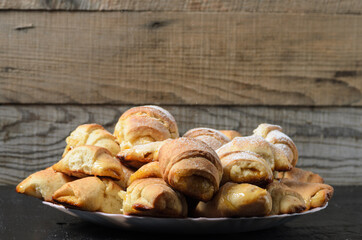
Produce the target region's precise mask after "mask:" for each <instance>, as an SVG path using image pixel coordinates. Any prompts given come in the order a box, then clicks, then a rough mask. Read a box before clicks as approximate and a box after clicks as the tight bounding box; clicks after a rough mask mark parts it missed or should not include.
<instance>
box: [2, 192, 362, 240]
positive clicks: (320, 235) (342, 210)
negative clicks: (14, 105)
mask: <svg viewBox="0 0 362 240" xmlns="http://www.w3.org/2000/svg"><path fill="white" fill-rule="evenodd" d="M175 237H176V236H175V235H172V234H149V233H147V234H145V233H139V232H130V231H125V230H122V229H114V228H108V227H103V226H100V225H95V224H92V223H88V222H84V221H82V220H80V219H78V218H76V217H73V216H70V215H67V214H65V213H62V212H60V211H58V210H56V209H53V208H51V207H48V206H45V205H43V204H42V202H41V201H40V200H38V199H35V198H32V197H28V196H25V195H22V194H18V193H16V192H15V187H12V186H0V239H1V240H5V239H6V240H7V239H144V238H147V239H158V240H162V239H168V240H169V239H174V238H175ZM183 237H187V238H188V240H191V239H198V240H200V239H214V238H220V237H222V238H224V237H225V238H226V237H227V238H228V239H247V240H251V239H288V240H289V239H362V186H358V187H357V186H348V187H341V186H339V187H335V194H334V196H333V198H332V200H331V201H330V202H329V206H328V207H327V208H326V209H325V210H322V211H320V212H317V213H314V214H311V215H306V216H303V217H300V218H297V219H295V220H293V221H291V222H288V223H285V224H284V225H281V226H279V227H275V228H271V229H267V230H263V231H257V232H249V233H239V234H229V235H224V236H222V235H198V236H196V235H189V236H183Z"/></svg>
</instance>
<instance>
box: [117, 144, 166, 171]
mask: <svg viewBox="0 0 362 240" xmlns="http://www.w3.org/2000/svg"><path fill="white" fill-rule="evenodd" d="M166 141H170V140H164V141H157V142H151V143H146V144H142V145H135V146H131V147H130V148H128V149H124V150H122V151H121V152H119V153H118V154H117V158H118V159H119V160H120V161H121V162H122V163H123V164H125V165H127V166H130V167H133V168H140V167H141V166H143V165H145V164H147V163H150V162H154V161H158V152H159V150H160V148H161V147H162V145H163V144H164V143H165V142H166Z"/></svg>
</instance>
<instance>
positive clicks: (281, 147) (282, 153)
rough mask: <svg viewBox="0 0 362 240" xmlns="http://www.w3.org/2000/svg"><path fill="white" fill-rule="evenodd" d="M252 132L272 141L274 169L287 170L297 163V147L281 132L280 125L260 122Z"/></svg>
mask: <svg viewBox="0 0 362 240" xmlns="http://www.w3.org/2000/svg"><path fill="white" fill-rule="evenodd" d="M254 134H255V135H258V136H261V137H263V138H265V140H267V141H268V142H270V143H272V145H273V152H274V156H275V170H277V171H289V170H290V169H292V168H293V167H294V166H295V165H296V164H297V162H298V149H297V147H296V146H295V144H294V142H293V140H292V139H291V138H290V137H288V136H287V135H286V134H285V133H283V132H282V128H281V127H280V126H278V125H272V124H268V123H262V124H260V125H259V126H258V127H257V128H256V129H255V130H254Z"/></svg>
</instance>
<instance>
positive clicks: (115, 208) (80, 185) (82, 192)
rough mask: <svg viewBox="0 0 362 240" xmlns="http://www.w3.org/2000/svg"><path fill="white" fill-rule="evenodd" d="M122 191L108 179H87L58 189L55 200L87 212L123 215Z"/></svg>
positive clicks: (54, 196)
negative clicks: (120, 192) (120, 195)
mask: <svg viewBox="0 0 362 240" xmlns="http://www.w3.org/2000/svg"><path fill="white" fill-rule="evenodd" d="M121 190H122V189H121V188H120V187H119V186H118V185H117V184H116V183H115V182H114V181H112V180H110V179H107V178H102V179H100V178H98V177H86V178H82V179H78V180H76V181H73V182H70V183H67V184H65V185H63V186H62V187H61V188H60V189H58V190H57V191H56V192H55V193H54V195H53V200H54V201H56V202H59V203H63V204H66V205H69V206H73V207H76V208H79V209H82V210H86V211H100V212H105V213H122V211H121V209H122V203H123V199H122V198H120V197H119V195H118V193H119V191H121Z"/></svg>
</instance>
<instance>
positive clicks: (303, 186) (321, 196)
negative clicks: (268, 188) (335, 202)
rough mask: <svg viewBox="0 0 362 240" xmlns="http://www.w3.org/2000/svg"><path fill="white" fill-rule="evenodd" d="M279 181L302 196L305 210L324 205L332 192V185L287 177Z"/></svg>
mask: <svg viewBox="0 0 362 240" xmlns="http://www.w3.org/2000/svg"><path fill="white" fill-rule="evenodd" d="M280 182H281V183H284V184H285V185H287V186H288V187H290V188H291V189H293V190H294V191H296V192H297V193H299V194H300V195H301V196H302V197H303V198H304V202H305V205H306V207H307V208H306V210H309V209H311V208H316V207H322V206H324V205H325V204H326V203H327V202H328V201H329V200H330V199H331V198H332V196H333V192H334V189H333V187H332V186H329V185H327V184H323V183H303V182H297V181H293V180H289V179H282V180H281V181H280Z"/></svg>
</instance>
